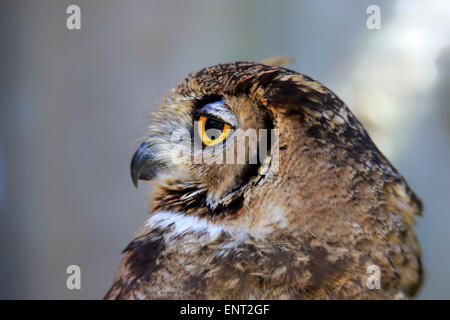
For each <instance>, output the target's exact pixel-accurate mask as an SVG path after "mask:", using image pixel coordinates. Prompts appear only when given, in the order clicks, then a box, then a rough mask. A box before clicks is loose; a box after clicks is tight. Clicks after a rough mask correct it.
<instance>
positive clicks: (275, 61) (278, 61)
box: [260, 56, 294, 67]
mask: <svg viewBox="0 0 450 320" xmlns="http://www.w3.org/2000/svg"><path fill="white" fill-rule="evenodd" d="M293 61H294V59H292V58H291V57H288V56H276V57H271V58H267V59H263V60H261V61H260V63H262V64H265V65H268V66H274V67H275V66H278V67H283V66H285V65H287V64H292V62H293Z"/></svg>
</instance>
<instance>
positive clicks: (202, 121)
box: [197, 116, 231, 147]
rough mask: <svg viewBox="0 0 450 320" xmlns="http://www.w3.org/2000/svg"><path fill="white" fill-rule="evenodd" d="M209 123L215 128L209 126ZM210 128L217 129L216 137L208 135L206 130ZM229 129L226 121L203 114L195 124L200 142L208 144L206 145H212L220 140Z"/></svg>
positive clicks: (225, 135)
mask: <svg viewBox="0 0 450 320" xmlns="http://www.w3.org/2000/svg"><path fill="white" fill-rule="evenodd" d="M211 124H212V125H213V127H215V128H209V127H210V126H211ZM212 129H214V130H217V131H216V132H218V133H219V135H218V137H217V138H216V137H214V138H213V139H212V138H211V137H210V136H208V131H210V130H212ZM230 130H231V126H230V125H229V124H228V123H225V122H223V121H220V120H217V119H214V118H210V117H205V116H200V117H199V119H198V125H197V131H198V135H199V137H200V139H201V140H202V143H203V144H204V145H205V146H208V147H209V146H214V145H216V144H218V143H220V142H222V141H223V140H225V139H226V137H227V136H228V135H229V133H230Z"/></svg>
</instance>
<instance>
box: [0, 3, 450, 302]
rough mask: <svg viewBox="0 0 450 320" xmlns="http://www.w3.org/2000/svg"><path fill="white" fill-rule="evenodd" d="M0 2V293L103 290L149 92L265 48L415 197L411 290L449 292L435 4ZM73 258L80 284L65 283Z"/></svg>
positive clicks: (134, 206)
mask: <svg viewBox="0 0 450 320" xmlns="http://www.w3.org/2000/svg"><path fill="white" fill-rule="evenodd" d="M70 4H77V5H79V6H80V8H81V30H68V29H67V28H66V19H67V17H68V15H67V14H66V8H67V6H68V5H70ZM371 4H377V5H379V6H380V8H381V30H375V31H371V30H368V29H367V27H366V19H367V17H368V15H367V14H366V9H367V7H368V6H369V5H371ZM0 6H1V12H0V32H1V45H2V46H1V52H0V57H1V64H0V67H1V70H0V77H1V78H0V81H1V83H0V85H1V94H0V250H1V255H0V298H8V299H17V298H23V299H44V298H58V299H82V298H85V299H98V298H101V297H103V295H104V293H105V292H106V291H107V289H108V288H109V286H110V285H111V282H112V279H113V275H114V273H115V270H116V268H117V266H118V263H119V260H120V258H121V256H120V252H121V250H122V249H123V248H124V247H125V246H126V245H127V243H128V242H129V241H130V240H131V239H132V236H133V233H134V232H135V231H136V230H137V228H138V226H139V224H140V223H141V222H143V221H144V219H145V218H146V216H147V212H148V205H147V202H148V198H147V194H146V192H148V190H146V189H145V187H144V188H141V189H139V190H136V189H135V188H134V187H133V185H132V183H131V180H130V178H129V172H128V170H129V161H130V158H131V155H132V153H133V152H134V150H135V148H136V147H137V141H138V140H139V138H140V136H141V135H142V133H143V132H144V130H145V126H146V124H147V123H148V120H149V119H150V116H149V112H150V111H151V110H152V109H153V108H154V107H155V106H156V105H157V104H158V103H159V101H160V96H161V95H163V94H165V93H166V92H168V90H169V89H170V88H172V87H173V86H174V85H175V84H176V83H177V82H178V81H179V80H181V79H182V78H183V77H185V76H186V75H187V74H188V73H189V72H191V71H195V70H198V69H200V68H202V67H205V66H208V65H212V64H216V63H219V62H228V61H234V60H252V61H258V60H261V59H264V58H268V57H271V56H278V55H287V56H291V57H293V58H294V62H293V64H292V65H290V66H288V67H290V68H292V69H295V70H297V71H299V72H302V73H305V74H307V75H309V76H311V77H313V78H315V79H317V80H319V81H321V82H323V83H324V84H325V85H327V86H328V87H329V88H331V89H332V90H333V91H335V92H336V93H337V94H338V95H339V96H341V97H342V98H343V100H344V101H346V103H347V104H348V105H349V107H350V108H351V109H352V110H353V111H354V112H355V113H356V114H357V116H358V117H359V118H360V119H361V120H362V121H363V123H364V124H365V125H366V127H367V129H368V130H369V132H370V133H371V135H372V137H373V139H374V140H375V143H376V144H377V145H378V146H379V147H380V149H381V150H382V151H383V152H384V153H385V154H386V155H387V156H388V158H389V159H390V160H391V161H392V162H393V164H394V165H395V166H396V167H397V168H398V169H399V171H400V172H401V173H402V174H403V175H404V176H405V177H406V179H407V180H408V182H409V184H410V185H411V187H412V188H413V189H414V190H415V191H416V192H417V194H418V195H419V196H420V197H421V198H422V199H423V201H424V204H425V212H424V216H423V218H420V219H418V225H417V230H418V236H419V238H420V242H421V245H422V248H423V258H424V264H425V269H426V271H427V276H426V281H425V283H424V286H423V289H422V291H421V293H420V295H419V296H418V298H424V299H428V298H450V230H449V229H450V90H449V89H450V2H449V1H446V0H442V1H410V0H403V1H375V0H372V1H331V0H330V1H277V2H274V1H272V2H269V1H261V0H253V1H244V0H233V1H214V0H213V1H211V0H209V1H207V0H204V1H197V0H196V1H182V0H178V1H143V0H132V1H123V0H95V1H82V0H70V1H69V0H41V1H36V0H29V1H25V0H14V1H13V0H9V1H7V0H1V4H0ZM142 185H145V184H142ZM147 188H148V187H147ZM71 264H76V265H79V266H80V267H81V276H82V282H81V286H82V289H81V290H73V291H70V290H67V289H66V277H67V275H66V274H65V271H66V268H67V266H68V265H71Z"/></svg>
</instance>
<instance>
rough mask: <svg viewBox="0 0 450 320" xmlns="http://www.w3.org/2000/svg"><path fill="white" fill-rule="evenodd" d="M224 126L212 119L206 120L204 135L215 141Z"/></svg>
mask: <svg viewBox="0 0 450 320" xmlns="http://www.w3.org/2000/svg"><path fill="white" fill-rule="evenodd" d="M224 126H225V123H223V122H221V121H217V120H214V119H206V123H205V133H206V136H207V137H208V138H209V139H211V140H215V139H217V138H219V137H220V135H221V134H222V131H223V127H224Z"/></svg>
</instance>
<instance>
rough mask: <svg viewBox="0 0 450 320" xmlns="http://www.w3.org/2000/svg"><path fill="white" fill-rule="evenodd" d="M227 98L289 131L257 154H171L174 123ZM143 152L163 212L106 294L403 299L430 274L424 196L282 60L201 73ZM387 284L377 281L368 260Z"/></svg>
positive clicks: (158, 123)
mask: <svg viewBox="0 0 450 320" xmlns="http://www.w3.org/2000/svg"><path fill="white" fill-rule="evenodd" d="M217 99H223V101H224V102H225V104H226V107H227V108H229V110H230V111H231V113H233V115H234V116H235V117H236V119H237V122H238V123H239V126H240V127H242V128H244V129H246V128H255V129H261V128H266V129H277V130H279V141H277V142H275V141H272V143H278V146H277V147H279V149H278V150H279V153H278V154H279V159H278V160H279V162H278V165H277V167H276V168H275V165H274V163H275V161H274V160H275V159H273V157H274V156H275V154H274V153H270V154H269V155H268V157H267V158H266V159H264V161H259V162H258V163H257V164H239V165H238V164H209V165H208V164H191V163H178V164H174V163H173V162H172V161H171V160H170V159H171V158H170V152H173V150H174V149H177V148H178V145H177V143H178V142H177V141H176V140H173V139H170V137H171V134H172V133H173V132H178V131H179V133H180V134H181V135H182V134H186V133H187V134H192V132H193V129H194V128H193V121H194V114H195V112H196V110H198V109H199V108H201V107H202V106H203V105H205V104H207V103H208V102H212V101H214V100H217ZM152 121H153V122H152V124H151V125H150V129H149V133H148V135H147V136H146V138H145V139H144V141H145V142H144V144H143V147H141V148H144V150H140V151H139V152H138V153H137V155H136V156H135V158H134V160H133V164H132V175H133V177H134V180H135V182H137V179H139V178H140V179H145V180H152V183H153V184H154V190H153V196H152V202H151V205H152V213H151V216H150V218H149V220H148V221H147V222H146V223H145V224H144V226H143V227H142V228H141V230H140V231H139V233H138V234H137V236H136V238H135V239H134V240H133V241H132V242H131V243H130V244H129V245H128V247H127V248H126V249H125V250H124V254H125V256H124V258H123V260H122V262H121V265H120V267H119V270H118V272H117V275H116V278H115V280H114V283H113V285H112V287H111V289H110V290H109V292H108V293H107V295H106V297H105V298H107V299H342V298H343V299H353V298H360V299H361V298H363V299H364V298H369V299H380V298H384V299H393V298H406V297H408V296H411V295H414V294H415V293H416V291H417V289H418V288H419V286H420V283H421V279H422V267H421V260H420V248H419V245H418V242H417V239H416V236H415V234H414V230H413V224H414V218H415V216H416V215H419V214H420V213H421V211H422V207H421V203H420V200H419V199H418V198H417V197H416V196H415V194H414V193H413V192H412V190H411V189H410V188H409V187H408V185H407V184H406V182H405V180H404V178H403V177H402V176H401V175H400V174H399V173H398V172H397V170H396V169H395V168H393V166H392V165H391V164H390V163H389V161H388V160H387V159H386V158H385V157H384V156H383V155H382V154H381V152H380V151H379V150H378V149H377V148H376V146H375V145H374V144H373V142H372V141H371V139H370V137H369V136H368V134H367V132H366V131H365V130H364V128H363V127H362V125H361V124H360V123H359V122H358V120H357V119H356V118H355V116H354V115H353V114H352V113H351V112H350V111H349V109H348V108H347V107H346V106H345V104H344V103H343V102H342V101H341V100H340V99H339V98H338V97H337V96H336V95H335V94H334V93H332V92H331V91H330V90H329V89H327V88H326V87H324V86H323V85H322V84H320V83H319V82H317V81H315V80H313V79H311V78H309V77H307V76H304V75H302V74H299V73H297V72H294V71H292V70H289V69H285V68H282V67H278V66H269V65H264V64H258V63H249V62H236V63H229V64H220V65H216V66H212V67H209V68H205V69H203V70H200V71H199V72H195V73H191V74H190V75H189V76H188V77H187V78H186V79H185V80H183V81H182V82H181V83H179V84H178V86H177V87H176V89H174V90H173V92H172V93H170V94H169V95H168V97H167V98H166V99H165V100H164V102H163V103H162V105H161V106H159V108H158V109H157V111H156V112H155V113H154V116H153V119H152ZM370 265H376V266H378V267H379V268H380V270H381V289H380V290H377V289H369V288H368V287H367V278H368V273H367V267H368V266H370Z"/></svg>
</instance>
